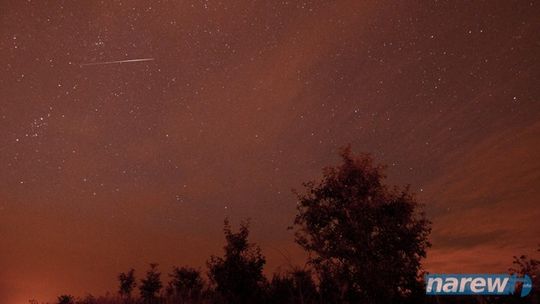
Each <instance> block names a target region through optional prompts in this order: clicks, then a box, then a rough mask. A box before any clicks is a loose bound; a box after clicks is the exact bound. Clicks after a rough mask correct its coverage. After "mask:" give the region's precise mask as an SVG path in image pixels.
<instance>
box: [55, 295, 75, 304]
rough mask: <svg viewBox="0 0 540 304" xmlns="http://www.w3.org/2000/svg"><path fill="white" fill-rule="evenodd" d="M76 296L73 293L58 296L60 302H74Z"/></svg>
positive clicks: (66, 303) (63, 303)
mask: <svg viewBox="0 0 540 304" xmlns="http://www.w3.org/2000/svg"><path fill="white" fill-rule="evenodd" d="M74 303H75V298H74V297H73V296H72V295H61V296H59V297H58V304H74Z"/></svg>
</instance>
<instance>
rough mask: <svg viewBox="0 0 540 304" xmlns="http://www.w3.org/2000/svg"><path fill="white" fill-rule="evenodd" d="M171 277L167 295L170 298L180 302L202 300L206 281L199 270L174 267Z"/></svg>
mask: <svg viewBox="0 0 540 304" xmlns="http://www.w3.org/2000/svg"><path fill="white" fill-rule="evenodd" d="M169 276H170V277H171V281H170V282H169V286H168V288H167V293H168V295H169V296H170V297H172V298H174V299H175V300H177V301H179V302H192V301H198V300H199V299H200V298H201V295H202V290H203V287H204V281H203V278H202V276H201V273H200V272H199V271H198V270H196V269H194V268H191V267H180V268H179V267H174V269H173V272H172V273H171V274H169Z"/></svg>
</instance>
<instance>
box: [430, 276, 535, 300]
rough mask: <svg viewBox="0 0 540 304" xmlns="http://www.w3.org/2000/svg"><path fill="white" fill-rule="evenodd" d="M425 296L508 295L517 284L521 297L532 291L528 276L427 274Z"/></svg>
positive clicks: (514, 289)
mask: <svg viewBox="0 0 540 304" xmlns="http://www.w3.org/2000/svg"><path fill="white" fill-rule="evenodd" d="M424 279H425V283H426V294H427V295H510V294H514V293H515V292H516V288H517V286H518V284H519V283H522V285H521V296H522V297H525V296H527V295H528V294H529V293H530V292H531V289H532V281H531V278H530V277H529V276H528V275H524V276H523V277H517V276H516V275H509V274H428V275H426V276H425V278H424Z"/></svg>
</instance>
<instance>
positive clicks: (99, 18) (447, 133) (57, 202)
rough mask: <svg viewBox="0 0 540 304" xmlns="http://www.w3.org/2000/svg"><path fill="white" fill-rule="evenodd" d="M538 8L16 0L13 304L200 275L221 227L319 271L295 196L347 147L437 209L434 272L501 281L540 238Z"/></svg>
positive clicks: (3, 141)
mask: <svg viewBox="0 0 540 304" xmlns="http://www.w3.org/2000/svg"><path fill="white" fill-rule="evenodd" d="M539 6H540V3H534V2H529V1H495V2H493V1H486V2H482V1H475V2H454V1H449V2H446V1H435V2H428V1H418V2H413V1H407V2H405V1H387V2H366V1H306V2H296V1H254V2H251V1H176V2H173V1H171V2H169V1H138V0H133V1H129V0H123V1H101V2H98V1H36V0H34V1H30V0H28V1H22V0H13V1H2V2H1V4H0V69H1V74H0V92H1V97H0V299H2V300H1V301H2V302H3V303H8V304H12V303H13V304H17V303H26V302H27V300H28V299H30V298H36V299H38V300H44V301H45V300H53V299H54V298H55V297H56V296H57V295H58V294H60V293H71V294H75V295H84V294H86V293H87V292H89V293H92V294H96V295H99V294H104V293H105V292H106V291H107V290H108V291H111V292H115V291H116V275H117V274H118V272H120V271H126V270H128V269H129V268H130V267H135V268H136V269H137V270H138V274H141V273H142V271H143V270H145V269H146V267H147V263H149V262H157V263H159V264H160V269H161V270H162V271H163V272H164V273H167V272H168V271H169V270H170V267H171V266H172V265H178V266H182V265H186V264H189V265H193V266H197V267H203V268H202V269H203V270H204V263H205V261H206V260H207V259H208V257H209V256H210V255H211V254H221V248H222V246H223V244H224V238H223V233H222V227H223V226H222V225H223V220H224V218H225V217H229V218H230V219H231V221H232V223H233V224H235V225H237V224H238V222H239V221H240V219H242V218H247V217H249V218H251V223H252V225H251V227H252V229H251V232H252V234H251V240H252V241H254V242H257V243H258V244H259V245H261V247H262V250H263V254H264V255H266V256H267V258H268V265H267V267H266V271H267V272H268V273H271V272H273V271H275V270H276V269H278V268H279V267H282V268H283V267H287V265H288V261H289V260H291V261H292V262H293V263H295V264H298V265H303V263H304V255H303V253H302V251H301V250H300V249H299V247H298V246H297V245H295V244H294V242H293V236H292V232H291V231H287V230H286V227H287V226H289V225H291V224H292V220H293V217H294V214H295V202H296V198H295V196H294V195H293V194H292V192H291V189H292V188H296V189H301V187H302V186H301V184H302V182H304V181H308V180H313V179H319V178H320V177H321V168H322V167H325V166H328V165H334V164H337V163H338V161H339V157H338V155H337V151H338V150H339V147H341V146H343V145H346V144H348V143H351V144H352V147H353V150H354V151H355V152H368V153H371V154H372V155H373V157H374V158H375V159H376V160H377V161H378V162H381V163H384V164H386V165H388V169H387V174H388V182H389V183H393V184H399V185H403V184H411V189H412V191H414V192H415V193H417V198H418V200H419V201H420V202H422V203H424V204H426V207H425V209H426V211H427V214H428V216H429V218H430V219H431V220H432V221H433V233H432V235H431V240H432V243H433V247H432V249H431V250H430V251H429V256H428V259H427V260H426V262H425V268H426V269H427V270H428V271H431V272H443V271H445V272H473V271H476V272H479V271H483V272H504V271H506V269H507V268H508V267H509V266H510V264H511V261H512V256H513V255H520V254H530V253H533V252H534V251H535V249H536V248H537V244H538V243H540V238H539V237H538V235H539V234H540V221H539V220H538V219H539V218H540V208H539V207H538V204H539V203H540V201H539V197H540V100H539V97H540V81H539V80H540V64H539V62H538V58H539V57H538V54H540V34H539V33H540V18H539V16H540V8H539ZM133 59H148V60H147V61H138V62H137V61H135V62H125V63H111V64H104V63H106V62H110V61H123V60H133ZM94 63H97V64H95V65H92V64H94ZM89 64H90V65H89ZM165 278H166V276H165Z"/></svg>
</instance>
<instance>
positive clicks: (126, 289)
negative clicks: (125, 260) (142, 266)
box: [118, 268, 137, 299]
mask: <svg viewBox="0 0 540 304" xmlns="http://www.w3.org/2000/svg"><path fill="white" fill-rule="evenodd" d="M118 281H119V282H120V286H119V288H118V293H119V294H120V296H121V297H123V298H126V299H130V298H131V292H132V291H133V288H135V286H136V285H137V283H136V281H135V269H133V268H131V269H130V270H129V271H128V272H127V273H124V272H122V273H120V274H119V275H118Z"/></svg>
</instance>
